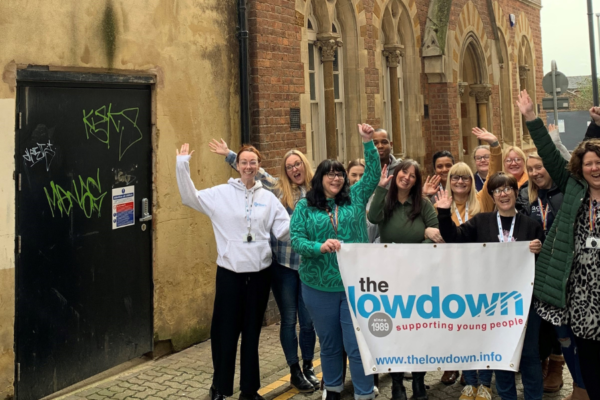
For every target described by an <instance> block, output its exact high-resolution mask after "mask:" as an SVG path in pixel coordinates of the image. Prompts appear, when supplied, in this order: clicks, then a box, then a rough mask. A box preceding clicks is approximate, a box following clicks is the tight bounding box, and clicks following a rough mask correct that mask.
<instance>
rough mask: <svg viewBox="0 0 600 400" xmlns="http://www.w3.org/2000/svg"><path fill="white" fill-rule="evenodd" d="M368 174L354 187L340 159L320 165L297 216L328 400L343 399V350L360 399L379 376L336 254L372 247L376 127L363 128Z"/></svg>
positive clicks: (294, 232) (298, 246)
mask: <svg viewBox="0 0 600 400" xmlns="http://www.w3.org/2000/svg"><path fill="white" fill-rule="evenodd" d="M359 133H360V135H361V137H362V140H363V146H364V154H365V164H366V168H365V174H364V176H363V177H362V179H361V180H360V181H358V182H357V183H356V184H354V185H353V186H352V187H351V188H350V183H349V182H348V177H347V175H346V170H345V169H344V166H343V165H342V164H341V163H340V162H339V161H336V160H325V161H323V162H321V163H320V164H319V166H318V167H317V170H316V172H315V176H314V177H313V179H312V181H311V189H310V190H309V191H308V193H307V194H306V198H304V199H302V200H300V201H299V202H298V204H297V205H296V210H295V211H294V214H293V215H292V221H291V224H290V235H291V238H292V248H293V249H294V251H296V252H297V253H298V254H300V256H301V259H300V269H299V273H300V280H301V281H302V297H303V298H304V303H305V304H306V307H307V308H308V311H309V312H310V315H311V317H312V320H313V322H314V324H315V328H316V330H317V335H318V336H319V341H320V343H321V366H322V369H323V380H324V382H325V389H326V390H327V399H335V400H339V399H340V392H341V391H342V389H343V388H344V385H343V382H342V360H341V357H342V351H343V350H344V349H345V350H346V353H348V358H349V360H350V371H351V373H352V382H353V384H354V397H355V398H356V399H372V398H374V397H375V394H374V392H373V376H372V375H368V376H367V375H365V372H364V370H363V366H362V361H361V358H360V353H359V351H358V344H357V342H356V335H355V334H354V328H353V325H352V319H351V317H350V310H349V306H348V302H347V300H346V294H345V291H344V285H343V283H342V277H341V275H340V271H339V268H338V264H337V258H336V255H335V251H336V250H338V249H339V248H340V246H341V243H342V242H345V243H367V242H368V236H367V217H366V209H367V202H368V201H369V197H371V194H372V193H373V191H374V190H375V188H376V187H377V184H378V183H379V180H380V175H381V164H380V162H379V155H378V153H377V149H376V148H375V146H374V145H373V140H372V138H373V128H372V127H371V126H369V125H367V124H363V125H359Z"/></svg>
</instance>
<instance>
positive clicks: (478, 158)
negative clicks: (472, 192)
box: [473, 145, 491, 192]
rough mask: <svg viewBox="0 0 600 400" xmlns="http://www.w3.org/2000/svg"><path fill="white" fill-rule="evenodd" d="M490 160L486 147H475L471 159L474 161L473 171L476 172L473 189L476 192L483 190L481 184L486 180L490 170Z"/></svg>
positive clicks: (488, 149)
mask: <svg viewBox="0 0 600 400" xmlns="http://www.w3.org/2000/svg"><path fill="white" fill-rule="evenodd" d="M490 158H491V152H490V146H488V145H481V146H477V147H475V150H473V159H474V160H475V169H476V170H477V172H475V188H476V189H477V191H478V192H480V191H481V189H483V184H484V183H485V180H486V179H487V176H488V172H489V170H490Z"/></svg>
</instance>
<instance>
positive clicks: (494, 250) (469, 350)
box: [337, 242, 535, 374]
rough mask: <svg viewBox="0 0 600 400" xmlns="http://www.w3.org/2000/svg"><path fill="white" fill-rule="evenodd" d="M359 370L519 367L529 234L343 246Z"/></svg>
mask: <svg viewBox="0 0 600 400" xmlns="http://www.w3.org/2000/svg"><path fill="white" fill-rule="evenodd" d="M337 258H338V263H339V266H340V271H341V274H342V279H343V281H344V286H345V288H346V295H347V298H348V303H349V305H350V310H351V314H352V321H353V323H354V327H355V332H356V338H357V340H358V345H359V348H360V354H361V357H362V362H363V366H364V369H365V373H366V374H374V373H383V372H403V371H435V370H449V371H451V370H469V369H501V370H511V371H518V369H519V361H520V358H521V349H522V347H523V340H524V338H525V326H526V324H527V316H528V312H529V307H530V305H531V296H532V291H533V279H534V275H535V261H534V256H533V254H532V253H531V252H530V251H529V243H528V242H514V243H492V244H489V243H488V244H481V243H477V244H476V243H469V244H443V245H434V244H346V243H344V244H342V248H341V250H340V251H339V252H338V254H337Z"/></svg>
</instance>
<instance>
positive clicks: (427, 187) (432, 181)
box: [423, 175, 442, 196]
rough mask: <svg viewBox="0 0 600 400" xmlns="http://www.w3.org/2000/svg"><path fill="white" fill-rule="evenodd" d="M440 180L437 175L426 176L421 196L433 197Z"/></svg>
mask: <svg viewBox="0 0 600 400" xmlns="http://www.w3.org/2000/svg"><path fill="white" fill-rule="evenodd" d="M441 181H442V178H441V177H440V176H439V175H434V176H427V179H426V180H425V183H424V184H423V195H425V196H433V195H434V194H436V193H437V192H438V189H439V186H440V182H441Z"/></svg>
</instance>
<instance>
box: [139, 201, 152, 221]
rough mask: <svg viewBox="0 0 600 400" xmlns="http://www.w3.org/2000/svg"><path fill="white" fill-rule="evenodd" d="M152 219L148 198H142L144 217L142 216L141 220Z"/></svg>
mask: <svg viewBox="0 0 600 400" xmlns="http://www.w3.org/2000/svg"><path fill="white" fill-rule="evenodd" d="M150 220H152V215H150V213H149V212H148V199H142V218H140V221H141V222H146V221H150Z"/></svg>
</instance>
